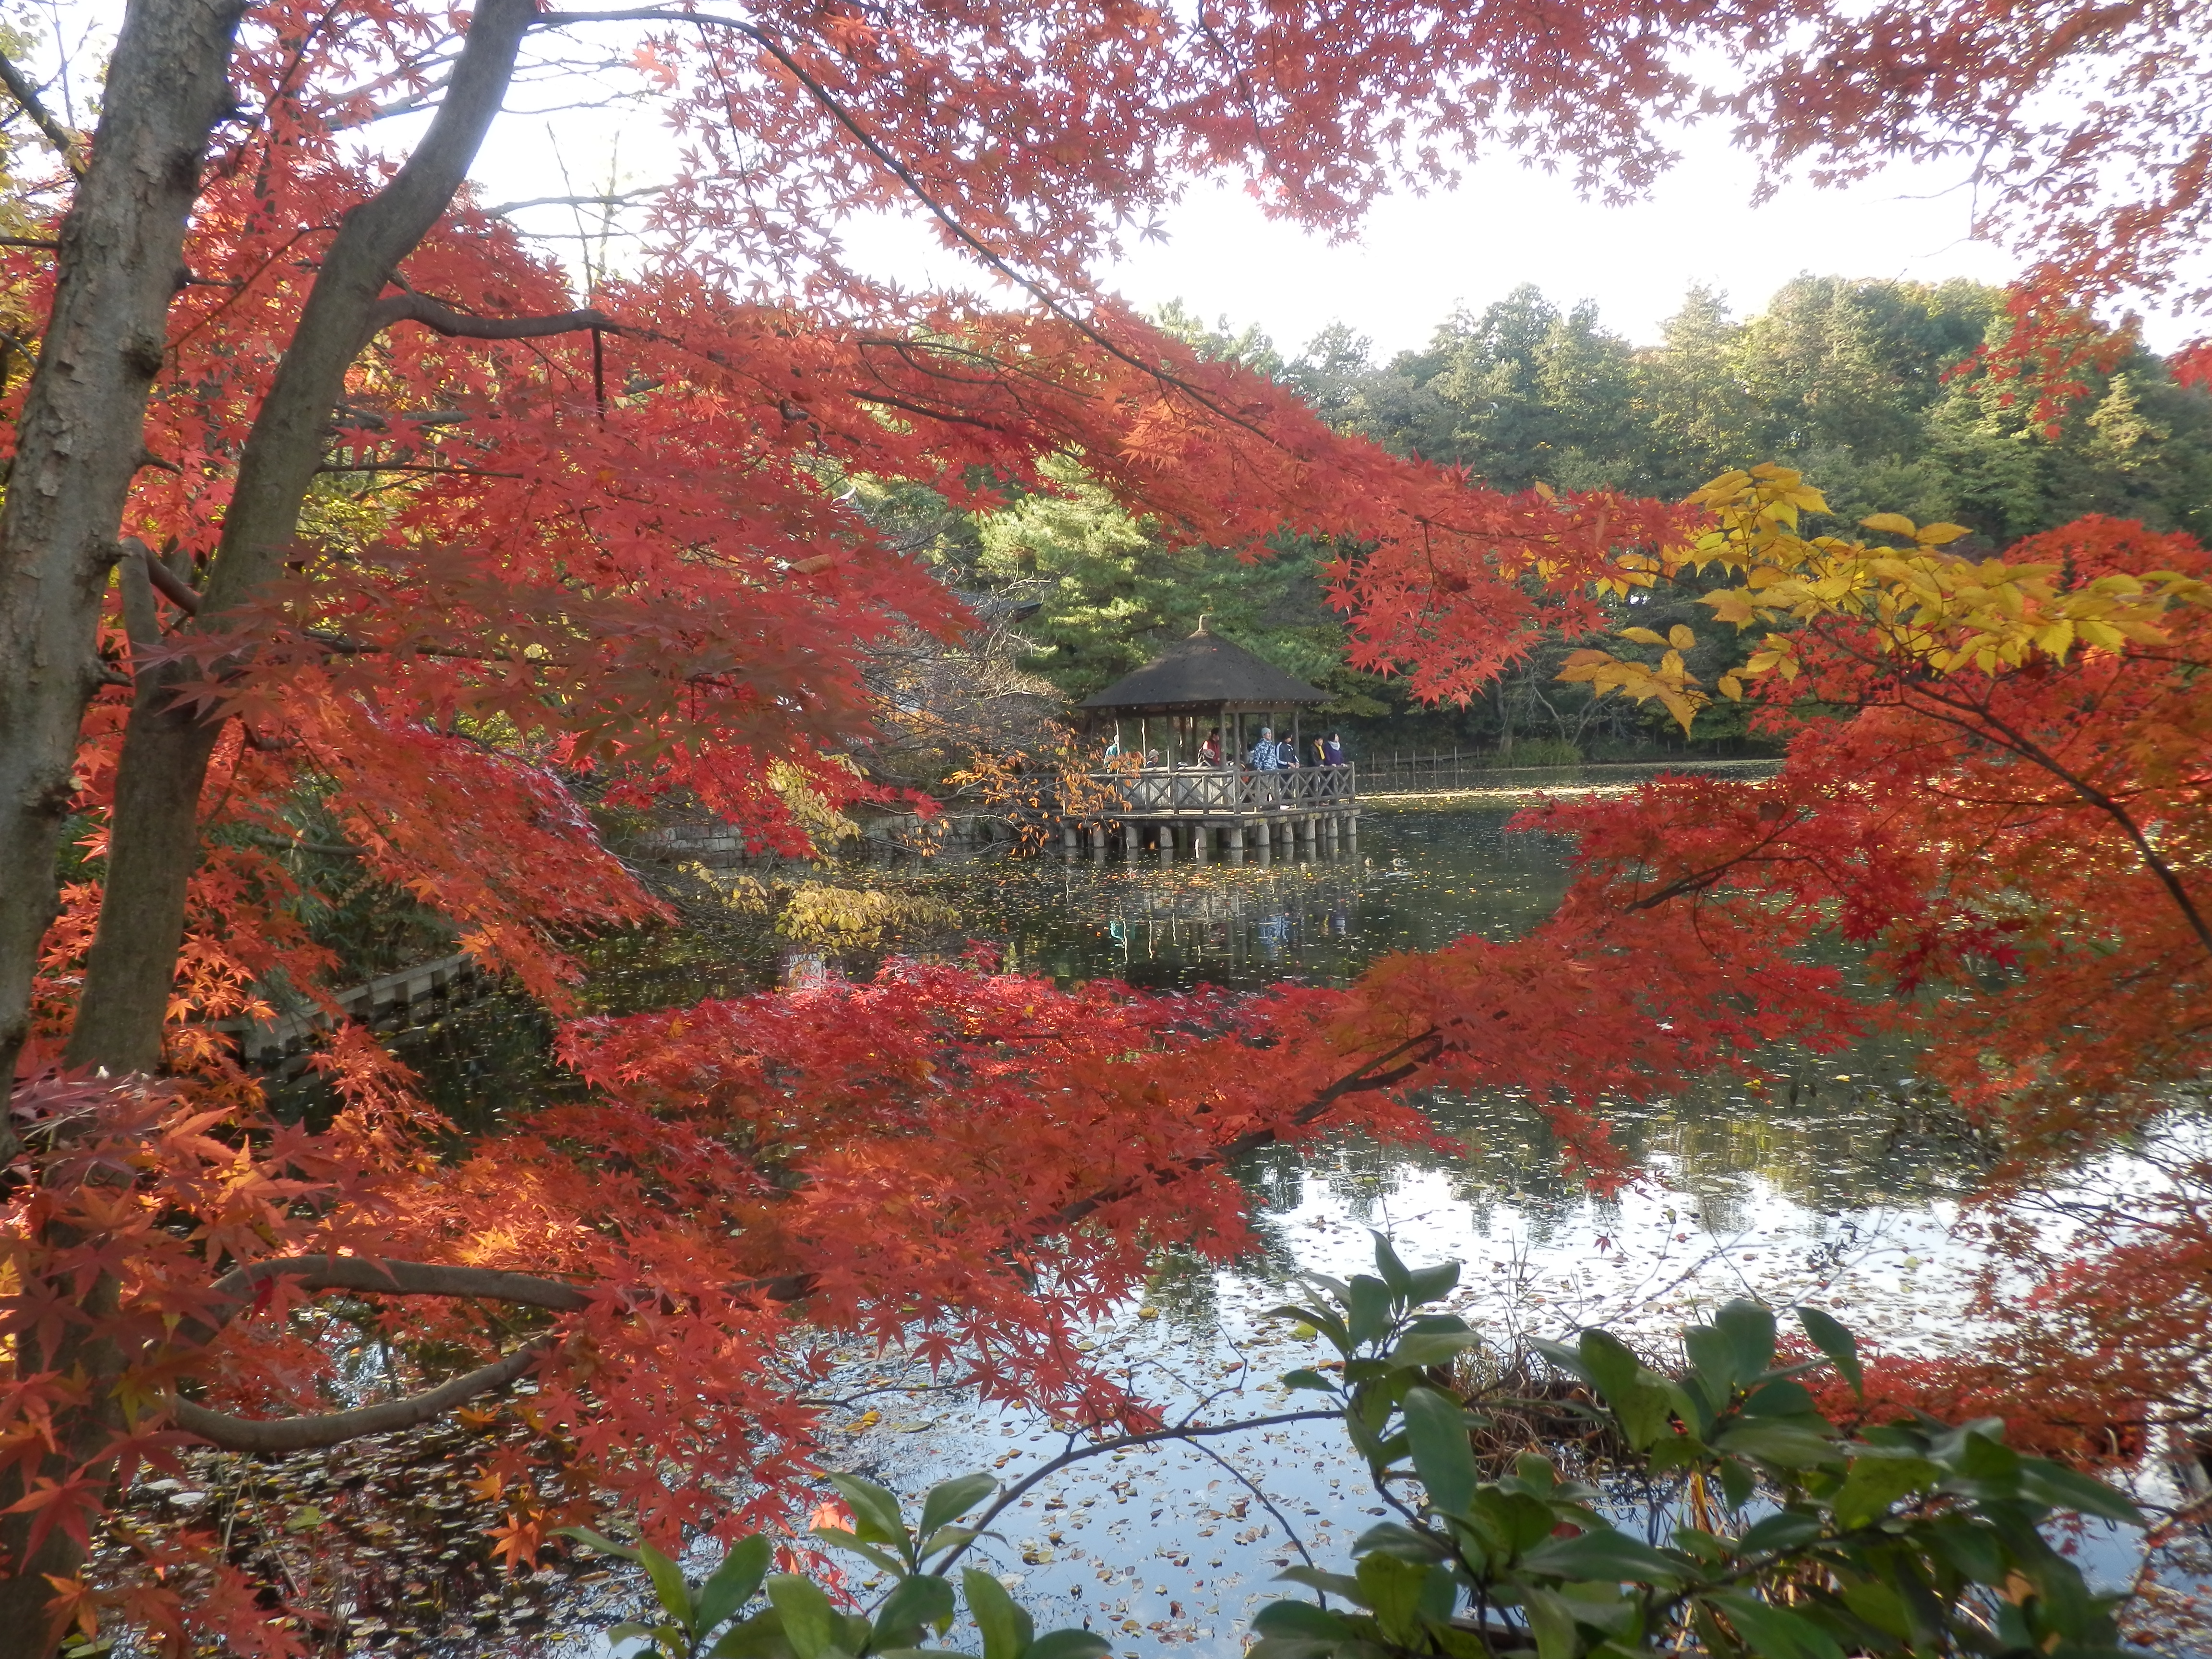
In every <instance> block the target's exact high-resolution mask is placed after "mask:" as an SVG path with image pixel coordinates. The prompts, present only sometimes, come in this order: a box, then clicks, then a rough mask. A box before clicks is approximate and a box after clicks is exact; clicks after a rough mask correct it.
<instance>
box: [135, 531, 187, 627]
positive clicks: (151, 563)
mask: <svg viewBox="0 0 2212 1659" xmlns="http://www.w3.org/2000/svg"><path fill="white" fill-rule="evenodd" d="M140 551H141V553H142V554H143V555H144V560H145V565H146V580H148V581H149V582H151V583H153V584H154V586H155V588H156V589H157V590H159V592H161V597H162V598H163V599H167V600H168V601H169V603H170V604H172V605H175V606H176V607H177V609H178V610H179V611H183V612H184V613H185V615H186V616H188V617H197V615H199V611H200V596H199V590H198V589H197V588H195V587H194V586H192V585H191V583H190V582H188V581H186V580H185V579H184V578H183V577H182V576H179V574H177V573H176V572H175V571H173V570H172V569H170V568H169V567H168V566H167V565H166V564H163V563H162V562H161V560H159V559H157V558H155V556H153V555H152V554H151V553H146V552H145V550H144V547H143V544H141V547H140Z"/></svg>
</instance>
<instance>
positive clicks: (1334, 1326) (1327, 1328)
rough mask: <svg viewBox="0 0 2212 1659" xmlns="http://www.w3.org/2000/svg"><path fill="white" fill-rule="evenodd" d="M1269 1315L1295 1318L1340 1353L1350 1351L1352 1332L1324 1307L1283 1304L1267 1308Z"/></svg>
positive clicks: (1347, 1353) (1276, 1317) (1275, 1317)
mask: <svg viewBox="0 0 2212 1659" xmlns="http://www.w3.org/2000/svg"><path fill="white" fill-rule="evenodd" d="M1267 1313H1268V1316H1269V1317H1271V1318H1274V1319H1295V1320H1297V1322H1299V1323H1300V1324H1301V1325H1310V1326H1312V1327H1313V1328H1314V1329H1315V1330H1316V1331H1318V1332H1319V1333H1320V1334H1322V1335H1323V1336H1325V1337H1327V1338H1328V1343H1329V1346H1331V1347H1333V1348H1334V1349H1335V1350H1336V1351H1337V1352H1339V1353H1340V1354H1346V1355H1349V1354H1350V1353H1351V1352H1352V1333H1351V1331H1350V1330H1349V1329H1348V1328H1346V1325H1345V1322H1344V1321H1343V1320H1342V1319H1340V1318H1339V1317H1338V1316H1336V1315H1335V1314H1333V1313H1331V1312H1329V1311H1328V1310H1327V1309H1326V1308H1297V1307H1291V1306H1289V1305H1285V1306H1283V1307H1279V1308H1270V1309H1268V1310H1267Z"/></svg>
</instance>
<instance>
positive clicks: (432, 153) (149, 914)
mask: <svg viewBox="0 0 2212 1659" xmlns="http://www.w3.org/2000/svg"><path fill="white" fill-rule="evenodd" d="M533 15H534V5H533V3H532V0H482V3H481V4H480V5H479V6H478V8H477V15H476V16H475V18H474V20H473V21H472V23H471V29H470V32H469V37H468V40H467V41H466V43H465V47H464V49H463V52H462V53H461V56H460V58H459V62H458V63H457V64H456V66H455V70H454V73H453V77H452V79H451V81H450V82H448V85H447V94H446V97H445V100H444V102H443V104H442V105H441V108H440V111H439V113H438V115H437V117H436V118H435V119H434V120H433V121H432V123H431V125H430V129H429V131H428V133H427V134H426V135H425V137H424V138H423V141H422V144H421V146H420V147H419V148H418V149H417V150H416V154H415V155H414V156H413V157H411V158H410V161H409V162H408V164H407V165H406V166H405V167H403V168H402V169H401V170H400V172H399V173H398V175H397V176H396V177H395V178H394V179H392V183H391V184H390V185H387V186H386V189H385V190H383V191H381V192H380V193H379V194H378V195H377V196H376V197H374V198H372V199H371V200H370V201H368V202H367V203H364V204H362V206H360V207H359V208H357V209H356V210H354V212H353V213H352V214H350V215H349V216H348V217H347V220H346V222H345V224H344V225H343V228H341V229H340V231H339V233H338V235H337V237H336V238H335V239H334V240H333V242H332V245H331V252H330V255H329V257H328V258H326V259H325V262H324V268H323V271H322V274H321V276H320V277H319V280H318V282H317V284H316V287H315V290H314V292H313V295H311V296H310V297H309V300H308V302H307V307H306V309H305V312H304V313H303V315H302V317H301V324H300V326H299V329H298V330H297V331H296V333H295V338H294V341H293V344H292V347H291V349H290V350H289V352H288V353H287V354H286V356H285V360H284V362H283V364H282V365H281V366H280V368H279V369H278V372H277V374H276V380H275V383H274V384H273V385H272V386H271V388H270V395H269V397H268V398H267V399H266V400H265V401H264V404H263V406H262V410H261V412H260V415H259V417H258V419H257V421H256V422H255V425H254V428H253V431H252V435H251V436H250V438H249V440H248V441H247V445H246V451H245V453H244V454H243V455H242V457H241V458H240V476H239V482H238V488H237V490H236V492H235V495H234V499H233V502H232V505H231V507H230V510H229V512H228V515H227V517H226V520H225V523H224V534H223V539H222V544H221V545H220V547H219V548H218V550H217V554H216V562H215V566H214V568H213V571H212V573H211V575H210V581H209V586H208V590H207V592H206V594H205V596H204V601H203V605H202V615H203V616H204V617H213V616H216V615H218V614H219V613H221V612H222V611H225V610H227V609H228V608H230V607H232V606H234V605H238V604H240V602H241V601H243V600H245V599H247V598H248V597H250V596H251V595H252V592H254V590H255V589H256V588H258V586H260V585H261V584H262V583H263V582H264V581H265V580H268V578H269V576H270V574H273V573H274V572H275V570H276V568H278V566H279V564H280V562H281V561H282V559H283V554H284V551H285V550H286V549H287V548H288V547H289V545H290V543H291V540H292V538H293V535H294V532H295V526H296V524H297V522H298V517H299V512H300V507H301V503H302V502H303V501H304V500H305V499H306V495H307V489H308V487H309V485H310V484H311V483H313V477H314V470H315V466H316V464H317V462H318V461H319V459H320V458H321V446H322V441H323V430H324V427H325V423H326V422H327V421H328V419H329V416H330V413H331V409H332V408H333V406H334V405H335V404H336V403H337V398H338V397H339V395H340V393H341V392H342V391H343V386H344V377H345V373H346V369H347V368H348V367H349V365H350V364H351V362H352V361H353V359H354V357H355V356H356V354H357V353H358V352H359V350H360V349H361V347H362V343H364V341H365V340H366V339H367V337H368V333H369V331H370V330H371V328H372V327H373V326H374V304H375V301H376V300H377V298H378V296H379V295H380V294H381V292H382V290H383V289H384V287H385V285H386V281H387V279H388V278H389V277H390V276H391V274H392V270H393V269H394V268H395V267H396V266H397V264H398V262H399V261H400V260H401V259H402V258H404V257H405V256H406V255H407V254H408V253H409V252H411V251H412V249H413V248H414V246H416V243H417V242H419V241H420V240H422V236H423V235H424V234H425V233H427V232H428V230H429V228H431V227H432V226H433V225H435V223H436V222H437V221H438V219H439V217H440V216H441V215H442V214H443V213H444V212H445V210H446V208H447V205H448V204H450V203H451V201H452V199H453V192H454V191H455V190H456V189H457V188H458V187H459V185H460V182H461V180H462V179H463V178H464V177H465V175H466V173H467V170H468V167H469V165H470V163H471V161H473V160H474V158H475V156H476V153H477V148H478V146H479V145H480V144H481V143H482V141H483V134H484V131H485V130H486V128H487V127H488V126H489V124H490V121H491V118H492V117H493V116H494V115H495V114H496V113H497V112H498V110H499V107H500V106H501V103H502V102H503V101H504V100H505V97H506V93H507V83H508V81H509V79H510V78H511V76H512V75H513V66H514V60H515V57H516V54H517V52H518V51H519V49H520V44H521V40H522V37H523V34H524V33H525V32H526V29H527V28H528V27H529V25H530V22H531V20H532V16H533ZM238 16H239V10H238V8H237V6H236V4H235V0H219V3H211V0H131V9H130V12H129V15H127V17H126V19H125V26H124V29H123V33H122V35H121V37H120V38H119V40H118V46H117V50H116V54H115V57H114V58H113V60H112V64H111V68H110V72H109V78H108V82H107V88H106V98H107V102H106V108H107V110H108V111H109V112H110V116H109V118H108V119H107V120H104V121H103V124H102V126H101V128H100V136H99V145H100V148H99V149H98V150H97V151H96V152H95V155H96V157H97V158H98V159H96V161H95V162H94V170H95V177H94V179H91V180H88V182H87V184H86V185H85V186H84V188H83V189H82V191H81V192H80V196H79V199H78V203H77V204H76V208H75V209H73V210H72V213H71V216H70V230H69V231H68V232H66V233H65V234H64V252H63V257H64V286H63V289H62V290H61V291H60V295H58V299H57V305H56V316H55V323H54V325H53V328H52V331H51V332H50V334H49V336H48V337H47V340H46V349H45V352H44V354H43V355H42V356H41V360H40V384H39V386H34V387H33V393H32V400H31V404H30V407H29V409H27V411H26V415H25V418H24V422H23V427H22V430H23V433H24V441H23V443H22V445H21V448H20V450H19V459H18V460H17V463H16V471H15V488H13V489H10V490H9V500H8V503H7V512H8V516H7V518H6V519H5V520H0V578H4V579H5V584H4V586H0V796H4V799H3V800H0V871H4V872H10V873H11V874H13V873H14V872H21V873H22V875H23V876H24V877H25V879H21V880H0V1060H4V1062H5V1063H6V1066H7V1067H8V1069H7V1070H6V1071H5V1072H0V1077H8V1076H12V1074H13V1064H14V1060H15V1054H16V1053H17V1051H18V1049H19V1048H20V1046H21V1041H22V1036H23V1033H24V1030H25V1025H26V1022H27V1005H28V1000H29V988H30V985H31V980H32V973H33V968H34V966H35V957H36V949H37V945H38V941H39V939H40V934H41V933H42V932H43V931H44V929H45V927H46V923H47V921H48V920H49V919H50V918H51V916H52V913H53V901H54V886H53V880H52V876H53V870H54V860H55V853H56V850H57V848H56V843H57V841H58V830H59V827H60V823H61V820H62V816H63V812H64V808H65V807H66V805H67V803H68V799H69V794H70V788H69V781H70V771H71V769H72V765H73V762H74V754H75V744H76V735H77V726H78V721H79V720H80V719H81V718H82V713H83V709H84V705H85V703H86V702H87V700H88V698H89V697H90V696H91V694H92V691H93V689H94V687H95V686H96V685H97V684H99V682H100V665H99V663H98V660H97V659H96V657H95V655H94V637H95V635H94V629H95V625H96V623H97V619H98V615H99V607H100V597H101V593H102V591H103V588H104V586H105V583H106V579H107V573H108V571H109V568H111V567H112V564H113V562H114V560H115V556H116V541H117V536H118V527H119V523H120V519H121V514H122V508H123V503H124V500H125V495H126V493H127V491H128V489H129V487H130V482H131V477H132V475H133V474H134V473H135V472H136V471H137V466H138V465H139V456H140V453H141V451H142V448H143V423H144V404H145V396H146V392H147V388H148V386H149V384H150V382H151V380H152V378H153V376H154V374H155V372H156V371H157V370H158V369H159V368H160V367H161V350H162V346H163V340H164V329H163V322H164V319H165V314H166V311H167V303H168V301H169V298H170V296H171V295H173V293H174V291H175V289H176V288H177V286H178V279H179V256H180V254H181V252H182V242H183V229H184V221H185V214H186V212H187V211H188V210H189V209H190V206H191V201H192V197H193V194H194V191H195V187H196V185H197V177H198V169H199V165H200V161H201V159H202V157H203V156H204V153H205V148H206V140H207V136H208V133H209V131H210V130H211V128H212V127H213V125H214V123H215V122H216V119H218V118H220V116H221V114H222V111H223V110H224V108H225V107H226V106H227V104H228V95H227V88H226V85H225V82H224V73H223V72H224V68H225V65H226V64H227V63H228V57H229V52H230V50H231V40H232V35H233V33H234V30H235V27H236V24H237V20H238ZM195 91H196V93H197V96H196V97H195V96H187V95H185V94H187V93H188V92H195ZM111 127H113V128H114V129H115V130H116V131H117V134H118V136H117V137H111V131H110V130H111ZM102 169H106V170H108V172H109V173H113V174H119V175H120V179H119V182H118V179H115V178H112V177H111V178H109V179H108V181H107V183H106V185H105V187H103V186H102V185H100V176H101V170H102ZM157 222H158V223H157ZM157 231H158V232H160V233H161V234H156V232H157ZM164 238H166V240H164ZM72 272H75V273H76V274H77V275H78V278H79V283H80V292H79V293H78V294H77V295H76V296H75V297H74V299H73V300H72V298H71V295H70V287H69V278H70V276H71V274H72ZM95 278H104V279H105V281H104V283H103V282H100V281H96V280H94V279H95ZM42 398H43V402H42V401H41V399H42ZM173 684H175V671H170V672H168V673H167V674H161V675H148V676H146V677H143V678H142V681H141V684H140V690H139V694H138V696H137V698H136V700H135V702H134V703H133V706H132V710H131V722H130V725H129V727H128V728H127V732H126V736H125V744H124V753H123V762H122V769H121V772H120V774H119V775H118V781H117V793H116V810H115V820H114V824H113V850H112V854H111V858H110V860H109V867H108V879H107V884H106V892H105V894H104V895H103V900H102V904H101V910H100V928H99V933H98V936H97V939H96V941H95V944H94V951H93V956H92V960H91V964H90V971H89V974H88V984H87V987H86V994H85V997H84V999H83V1001H82V1005H81V1006H80V1011H79V1016H78V1021H77V1024H76V1029H75V1031H74V1032H73V1035H72V1040H71V1043H70V1050H69V1058H70V1060H71V1061H72V1062H73V1063H80V1064H87V1063H88V1064H102V1065H106V1066H109V1067H110V1068H111V1069H112V1070H117V1071H130V1070H145V1069H150V1067H151V1066H153V1065H154V1064H155V1063H156V1062H157V1061H158V1060H159V1056H160V1051H161V1025H162V1016H163V1012H164V1010H165V1007H166V1005H167V997H168V994H169V987H170V983H171V980H172V976H173V973H174V971H175V962H176V952H177V947H178V945H179V940H180V939H181V936H182V927H183V918H184V899H185V885H186V883H187V881H188V879H189V878H190V875H191V869H192V866H193V864H194V862H195V860H196V858H197V808H198V800H199V793H200V787H201V783H202V781H203V779H204V776H205V775H206V770H207V761H208V757H209V755H210V753H211V752H212V750H213V745H214V741H215V735H216V734H215V730H214V729H213V728H212V727H210V726H207V725H206V724H204V723H202V722H197V721H194V720H189V719H186V718H184V717H181V716H180V715H179V714H178V713H177V712H176V711H175V710H174V709H173V707H172V706H171V703H172V700H171V698H170V697H169V696H167V690H168V688H169V687H170V686H173ZM0 1121H4V1120H0ZM102 1291H105V1292H106V1293H110V1294H112V1289H109V1288H108V1287H106V1285H105V1281H103V1287H102ZM102 1291H96V1292H95V1297H94V1300H95V1301H97V1300H99V1299H100V1294H101V1293H102ZM88 1311H92V1310H89V1309H88ZM15 1358H16V1363H17V1364H19V1365H25V1364H27V1365H36V1364H40V1362H41V1361H43V1362H44V1363H45V1364H48V1365H58V1366H59V1367H60V1368H61V1369H64V1370H73V1369H77V1368H80V1367H81V1368H82V1372H83V1374H84V1376H86V1379H87V1381H88V1382H89V1383H90V1384H91V1389H90V1398H89V1400H88V1404H87V1405H86V1406H85V1407H82V1408H79V1409H77V1410H75V1411H72V1412H70V1413H65V1414H64V1420H60V1421H58V1423H57V1425H56V1428H57V1431H58V1434H57V1437H58V1442H59V1445H58V1449H57V1451H56V1452H55V1453H54V1454H53V1455H51V1456H50V1457H49V1458H48V1459H47V1466H48V1467H47V1468H45V1469H43V1470H42V1471H40V1473H44V1474H52V1475H59V1474H64V1473H67V1472H68V1471H70V1470H72V1469H74V1468H78V1467H80V1466H82V1464H83V1463H84V1462H85V1461H86V1460H87V1459H88V1458H94V1457H96V1456H97V1455H98V1454H99V1452H100V1448H101V1446H102V1445H103V1444H104V1443H105V1442H106V1439H107V1438H108V1437H111V1436H112V1433H113V1432H114V1431H115V1430H116V1428H117V1427H118V1413H119V1409H120V1405H119V1401H118V1398H117V1395H116V1391H115V1389H113V1387H112V1383H113V1382H114V1379H115V1378H116V1377H117V1376H118V1375H119V1360H118V1356H116V1355H114V1354H113V1353H112V1352H106V1350H105V1349H104V1348H103V1347H102V1346H100V1345H99V1344H97V1343H96V1342H92V1341H88V1340H82V1338H78V1339H74V1340H70V1341H69V1342H67V1343H65V1344H64V1345H63V1346H62V1347H61V1348H60V1349H59V1350H58V1352H54V1353H52V1354H40V1353H38V1352H35V1349H34V1347H33V1346H29V1345H27V1346H25V1347H24V1348H23V1349H22V1350H21V1352H19V1353H18V1354H17V1355H16V1357H15ZM18 1495H20V1491H17V1492H8V1491H4V1490H0V1504H4V1503H6V1502H10V1501H12V1500H13V1498H15V1497H16V1496H18ZM27 1529H28V1528H27V1517H26V1516H8V1517H6V1519H5V1520H4V1522H0V1547H4V1548H5V1549H6V1551H7V1556H6V1559H5V1561H4V1563H0V1571H4V1572H6V1573H7V1575H8V1576H7V1577H6V1578H5V1579H4V1580H0V1659H50V1656H51V1655H52V1651H53V1638H54V1634H55V1632H53V1630H52V1624H51V1620H49V1618H48V1616H47V1614H46V1604H47V1602H48V1601H49V1600H50V1599H51V1598H52V1595H53V1587H52V1584H51V1583H49V1582H48V1580H47V1575H49V1574H52V1575H55V1576H57V1577H67V1576H68V1575H70V1574H71V1573H73V1572H75V1571H76V1569H77V1567H78V1566H79V1565H81V1563H82V1551H81V1550H79V1549H78V1548H77V1547H76V1545H75V1544H74V1543H73V1542H72V1541H70V1539H69V1538H68V1536H67V1535H66V1534H64V1533H63V1532H60V1531H58V1530H57V1531H55V1532H53V1533H51V1534H49V1535H48V1537H47V1539H46V1541H45V1542H44V1543H43V1544H42V1545H41V1547H40V1550H39V1552H38V1553H37V1554H36V1555H35V1556H31V1557H27V1556H26V1553H25V1545H26V1542H27Z"/></svg>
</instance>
